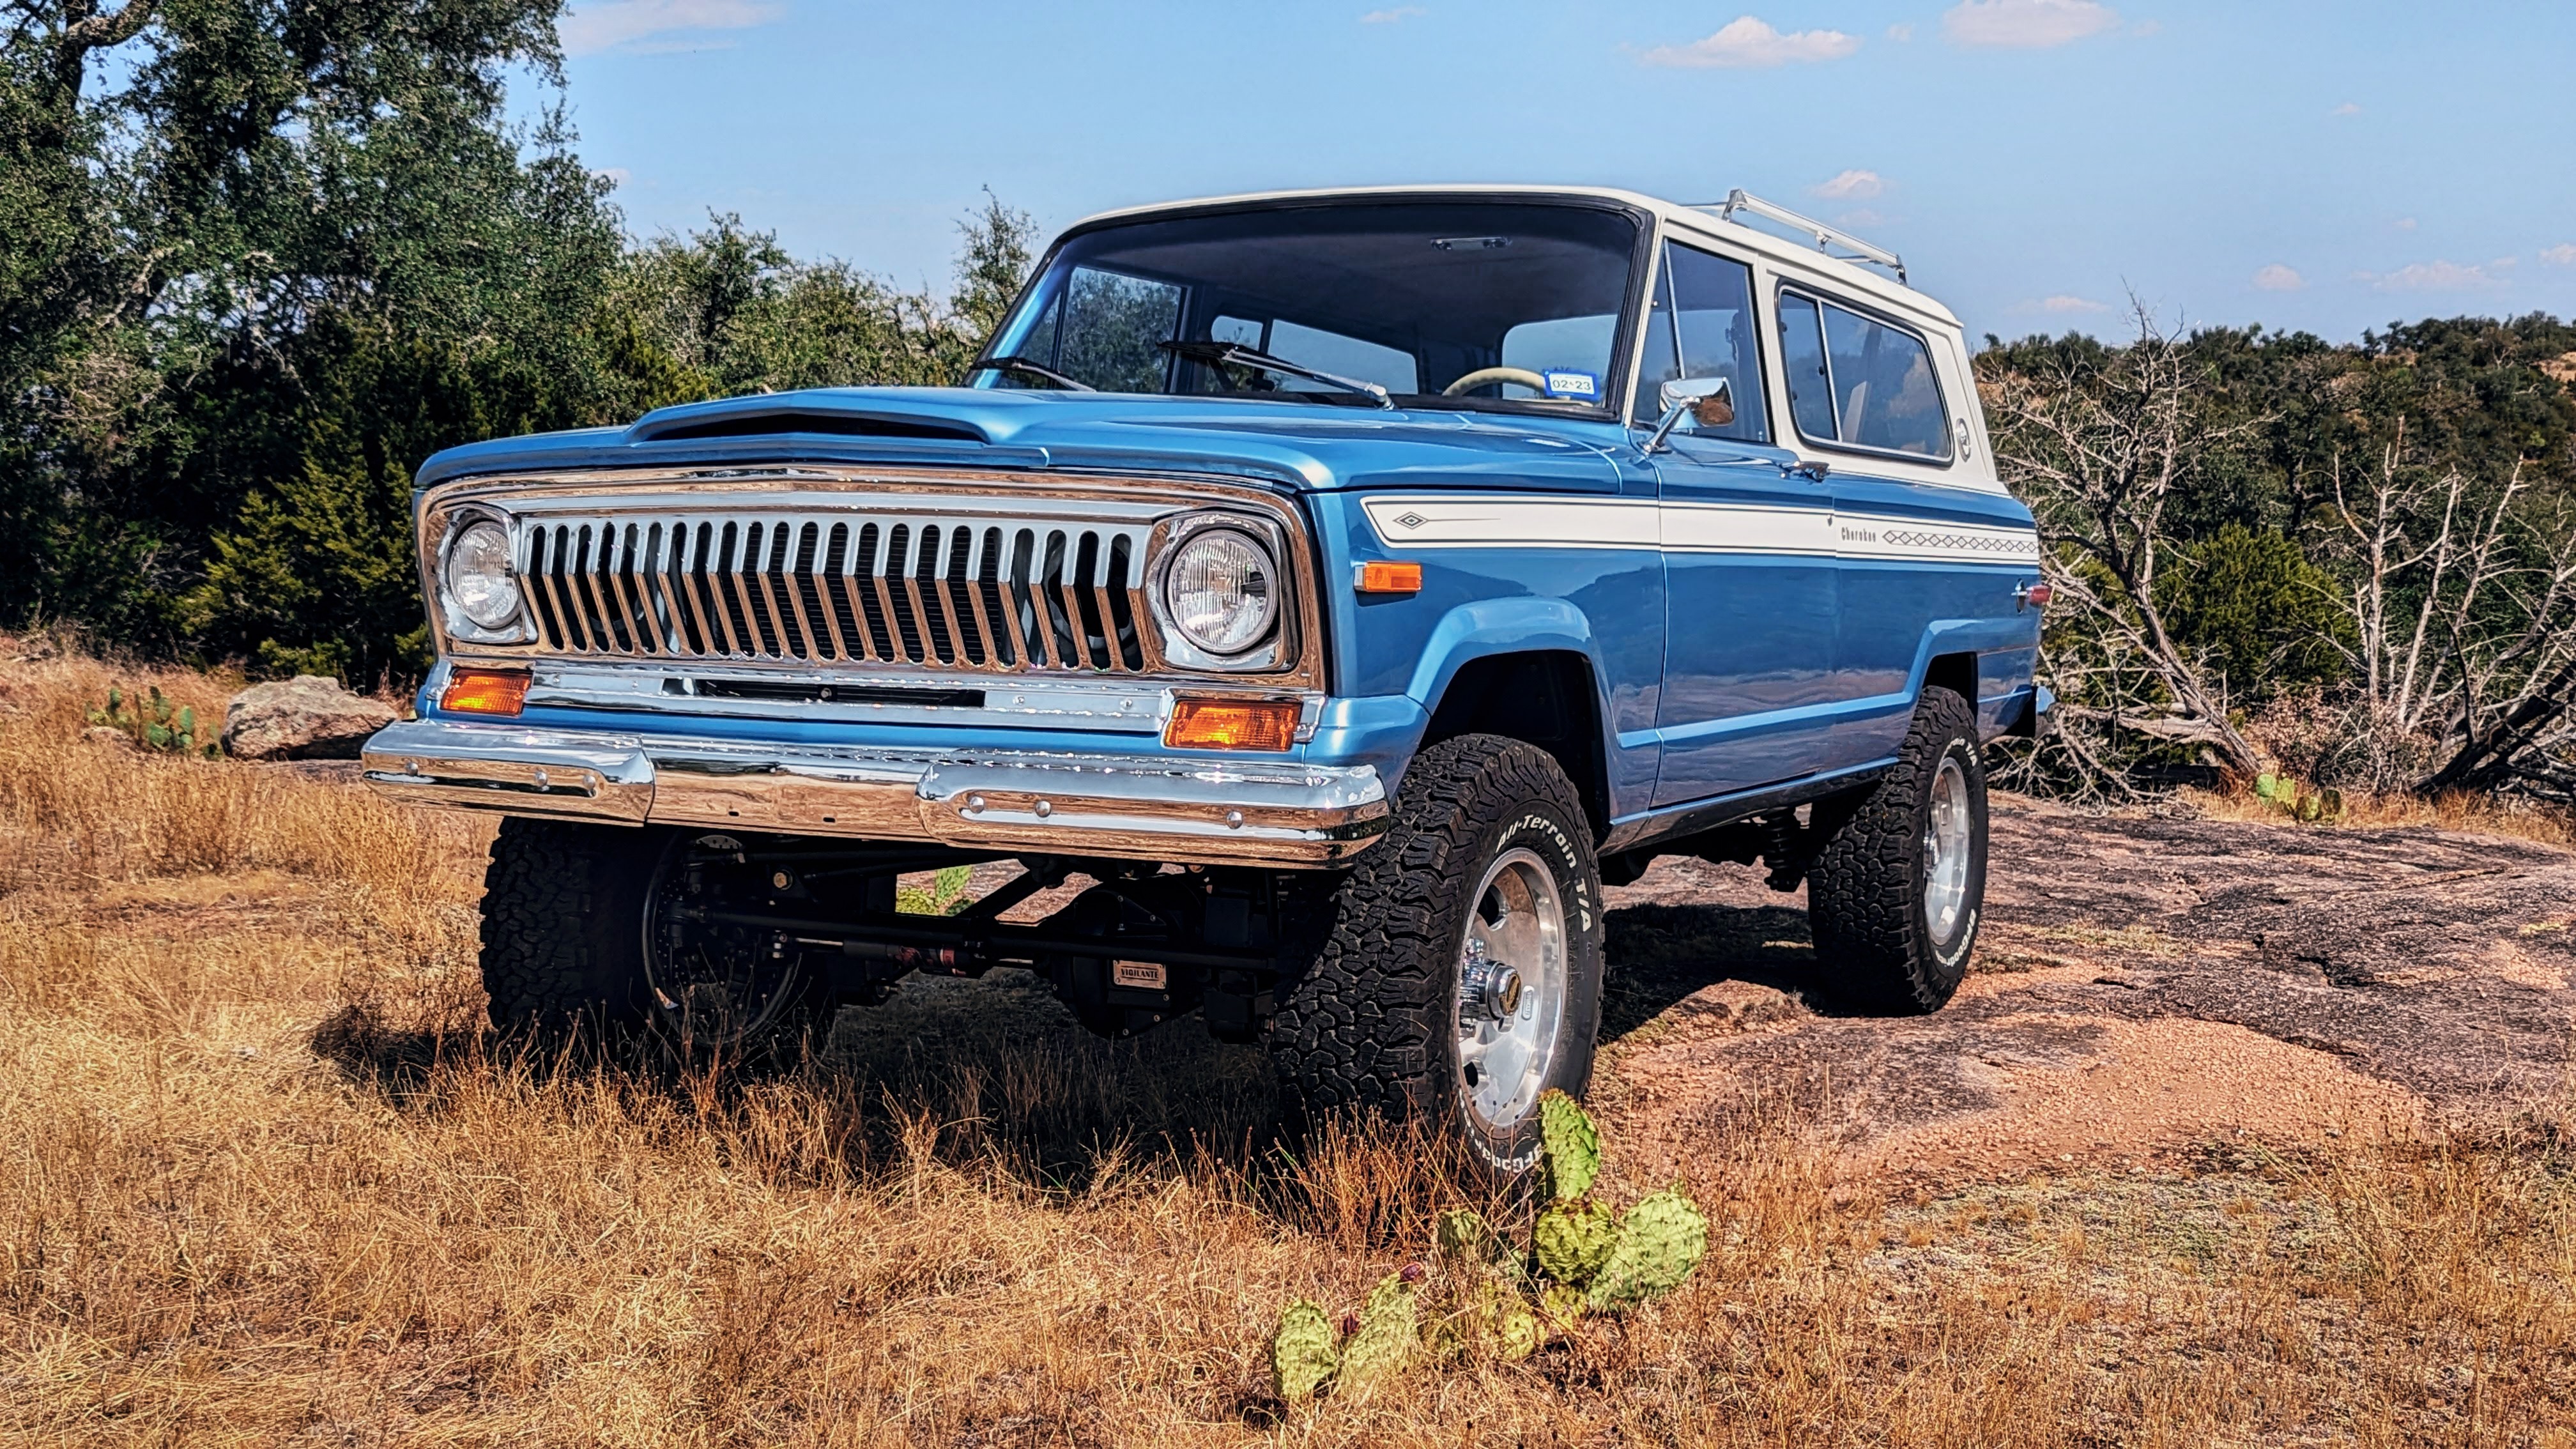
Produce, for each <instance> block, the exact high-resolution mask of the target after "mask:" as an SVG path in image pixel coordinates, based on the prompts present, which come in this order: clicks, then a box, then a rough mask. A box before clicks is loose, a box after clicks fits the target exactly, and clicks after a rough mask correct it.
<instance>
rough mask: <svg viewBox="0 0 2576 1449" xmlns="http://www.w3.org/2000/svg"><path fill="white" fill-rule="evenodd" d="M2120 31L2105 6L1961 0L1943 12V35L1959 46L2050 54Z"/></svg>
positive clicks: (2068, 0)
mask: <svg viewBox="0 0 2576 1449" xmlns="http://www.w3.org/2000/svg"><path fill="white" fill-rule="evenodd" d="M2119 26H2120V12H2118V11H2116V10H2114V9H2112V8H2111V7H2110V6H2108V5H2104V4H2102V3H2100V0H1959V3H1958V4H1956V5H1953V6H1951V7H1950V8H1949V9H1948V10H1946V11H1943V12H1942V15H1941V33H1942V34H1944V35H1947V36H1948V37H1950V39H1951V40H1953V41H1955V42H1957V43H1958V44H1960V45H1982V46H1995V47H1998V48H2002V49H2008V50H2045V49H2047V48H2048V47H2050V46H2053V45H2064V44H2066V43H2068V42H2069V41H2075V40H2082V39H2083V38H2084V37H2086V36H2088V35H2099V34H2101V33H2102V32H2103V31H2106V30H2116V29H2118V28H2119Z"/></svg>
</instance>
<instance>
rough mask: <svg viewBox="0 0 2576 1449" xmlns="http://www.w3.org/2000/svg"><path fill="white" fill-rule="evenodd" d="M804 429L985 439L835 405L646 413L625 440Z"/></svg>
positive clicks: (840, 434) (946, 425)
mask: <svg viewBox="0 0 2576 1449" xmlns="http://www.w3.org/2000/svg"><path fill="white" fill-rule="evenodd" d="M784 433H806V434H814V435H819V436H824V437H837V438H905V439H911V440H914V441H922V442H943V443H983V442H987V441H990V440H989V439H987V438H986V437H985V436H984V435H983V434H982V433H980V432H978V431H976V430H975V429H974V428H971V427H968V426H966V425H965V424H964V423H955V422H947V421H937V420H932V419H927V418H918V417H910V418H906V417H886V416H882V415H877V414H870V413H861V412H850V411H846V410H843V409H838V408H778V409H759V408H740V407H733V408H726V409H724V410H722V411H720V412H715V413H712V414H710V413H707V412H702V411H699V410H697V409H694V408H693V409H690V410H689V411H687V412H684V413H681V414H679V415H678V416H675V417H667V418H656V417H648V418H646V419H644V420H643V421H642V422H640V423H637V424H636V425H635V427H634V429H633V431H631V432H630V433H628V434H627V437H628V440H629V441H632V442H638V443H677V442H688V441H692V440H696V439H701V438H764V437H776V436H778V435H780V434H784Z"/></svg>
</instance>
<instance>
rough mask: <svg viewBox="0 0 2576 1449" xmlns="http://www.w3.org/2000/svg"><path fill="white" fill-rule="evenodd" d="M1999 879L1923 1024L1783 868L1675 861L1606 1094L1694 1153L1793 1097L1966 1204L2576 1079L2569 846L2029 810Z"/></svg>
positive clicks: (2375, 1128) (1889, 1162) (1892, 1168)
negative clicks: (2031, 1180)
mask: <svg viewBox="0 0 2576 1449" xmlns="http://www.w3.org/2000/svg"><path fill="white" fill-rule="evenodd" d="M1988 870H1989V875H1988V885H1987V893H1986V919H1985V923H1984V931H1985V935H1984V939H1983V942H1982V944H1981V945H1980V946H1979V948H1978V954H1977V957H1976V960H1975V963H1974V965H1973V967H1972V974H1971V976H1970V977H1969V979H1968V982H1967V984H1966V985H1965V986H1964V987H1963V988H1962V989H1961V991H1960V993H1959V995H1958V997H1957V998H1956V999H1955V1000H1953V1001H1952V1002H1951V1003H1950V1005H1949V1006H1948V1007H1947V1008H1945V1009H1944V1010H1942V1011H1940V1012H1938V1013H1935V1014H1933V1015H1930V1016H1925V1017H1914V1018H1900V1019H1887V1018H1867V1017H1855V1016H1851V1015H1848V1014H1845V1013H1843V1012H1841V1011H1840V1010H1838V1008H1837V1007H1836V1006H1835V1005H1834V1003H1833V1001H1832V1000H1831V998H1830V997H1829V996H1827V995H1825V994H1824V993H1823V992H1821V991H1819V990H1817V989H1816V986H1817V983H1816V971H1815V960H1814V954H1813V950H1812V948H1811V947H1810V945H1809V943H1808V937H1807V927H1806V916H1805V911H1804V899H1803V894H1801V895H1799V896H1782V895H1777V894H1774V893H1773V892H1771V891H1770V890H1768V889H1767V888H1766V887H1764V886H1763V884H1762V883H1761V880H1760V879H1759V877H1758V876H1757V875H1756V874H1755V873H1754V872H1752V871H1749V870H1745V869H1741V868H1736V867H1723V866H1711V865H1707V864H1704V863H1702V862H1699V861H1695V860H1675V859H1667V860H1665V861H1663V862H1661V863H1659V864H1658V865H1657V866H1656V867H1655V868H1654V870H1653V871H1651V872H1650V873H1649V874H1648V875H1647V876H1646V877H1645V878H1644V879H1642V880H1640V881H1638V882H1637V883H1636V884H1635V885H1632V886H1627V887H1622V888H1616V889H1613V890H1611V891H1610V892H1609V893H1608V894H1609V901H1610V903H1611V910H1610V913H1609V918H1608V920H1609V933H1610V935H1609V958H1610V971H1611V976H1610V992H1609V997H1608V1005H1607V1008H1606V1012H1605V1015H1606V1020H1605V1021H1604V1023H1603V1034H1604V1038H1605V1043H1606V1045H1605V1051H1604V1062H1603V1070H1602V1072H1601V1075H1600V1077H1599V1078H1598V1079H1597V1081H1596V1083H1595V1089H1594V1090H1595V1096H1596V1100H1597V1101H1598V1102H1599V1104H1600V1105H1601V1106H1602V1107H1603V1108H1604V1109H1605V1110H1606V1111H1607V1113H1608V1114H1609V1115H1611V1116H1613V1117H1615V1118H1617V1119H1619V1120H1620V1121H1621V1122H1622V1124H1623V1125H1624V1126H1625V1128H1626V1129H1627V1132H1628V1139H1627V1140H1628V1141H1629V1142H1630V1143H1631V1144H1632V1145H1633V1146H1634V1147H1636V1148H1639V1149H1644V1148H1646V1144H1647V1143H1649V1142H1651V1143H1652V1144H1653V1148H1652V1150H1653V1151H1655V1152H1657V1153H1659V1154H1660V1155H1661V1156H1662V1158H1663V1159H1664V1160H1665V1162H1667V1163H1670V1162H1672V1161H1674V1160H1676V1159H1679V1158H1681V1157H1683V1156H1685V1155H1688V1154H1691V1153H1693V1152H1695V1151H1700V1150H1705V1149H1706V1148H1707V1147H1708V1146H1709V1145H1710V1139H1711V1137H1712V1134H1715V1133H1720V1132H1723V1131H1725V1130H1727V1124H1728V1122H1729V1121H1730V1120H1731V1119H1732V1114H1734V1113H1737V1112H1739V1111H1741V1110H1742V1103H1743V1102H1744V1101H1745V1100H1746V1099H1747V1098H1748V1097H1752V1098H1756V1099H1759V1098H1782V1099H1791V1100H1794V1101H1795V1102H1796V1103H1797V1104H1798V1105H1799V1107H1800V1108H1801V1110H1802V1111H1805V1112H1820V1113H1821V1114H1822V1115H1823V1116H1824V1117H1825V1119H1826V1120H1827V1121H1829V1122H1830V1123H1832V1124H1833V1125H1834V1126H1835V1128H1836V1129H1837V1131H1838V1133H1839V1138H1840V1140H1841V1141H1842V1142H1843V1143H1844V1144H1845V1146H1844V1149H1843V1150H1844V1159H1845V1160H1844V1165H1845V1168H1846V1169H1847V1171H1848V1172H1849V1173H1850V1174H1851V1176H1852V1177H1853V1178H1854V1179H1855V1180H1861V1179H1867V1178H1871V1177H1881V1178H1892V1179H1894V1180H1895V1184H1896V1185H1904V1186H1910V1187H1913V1188H1916V1189H1918V1190H1925V1191H1939V1190H1945V1189H1948V1188H1951V1187H1954V1186H1957V1185H1961V1184H1964V1183H1968V1182H1975V1181H1981V1180H1999V1179H2005V1178H2010V1177H2014V1176H2017V1175H2022V1174H2026V1173H2029V1172H2033V1171H2041V1170H2047V1171H2065V1170H2068V1169H2069V1168H2070V1167H2071V1166H2072V1167H2087V1166H2101V1167H2110V1168H2121V1167H2129V1166H2147V1165H2149V1164H2152V1163H2156V1162H2159V1161H2170V1160H2172V1159H2175V1158H2177V1157H2180V1156H2183V1155H2205V1154H2206V1153H2208V1152H2209V1151H2210V1150H2212V1148H2213V1146H2214V1145H2216V1146H2219V1147H2221V1148H2222V1149H2223V1147H2224V1146H2225V1145H2226V1144H2242V1145H2243V1146H2244V1147H2245V1148H2246V1149H2248V1150H2253V1149H2257V1148H2260V1147H2262V1146H2265V1145H2277V1144H2285V1143H2291V1142H2298V1141H2313V1140H2315V1139H2316V1138H2317V1137H2319V1136H2321V1135H2328V1134H2341V1133H2345V1132H2359V1133H2367V1134H2375V1133H2383V1132H2387V1131H2389V1130H2391V1129H2397V1128H2413V1127H2418V1126H2421V1125H2424V1124H2425V1123H2426V1122H2427V1121H2430V1120H2438V1121H2441V1122H2445V1123H2460V1122H2473V1121H2477V1120H2480V1119H2487V1118H2500V1117H2504V1116H2509V1115H2511V1114H2512V1113H2514V1112H2515V1111H2517V1110H2520V1109H2525V1108H2528V1107H2530V1106H2531V1105H2532V1104H2534V1103H2535V1102H2538V1101H2541V1100H2544V1099H2547V1098H2549V1097H2551V1096H2553V1095H2555V1094H2557V1093H2560V1092H2562V1091H2564V1090H2565V1086H2566V1082H2567V1066H2568V1051H2569V1040H2570V1029H2571V1026H2572V1025H2576V990H2572V989H2571V986H2570V981H2571V977H2570V969H2571V967H2576V939H2571V930H2570V926H2571V923H2576V856H2571V855H2569V854H2568V853H2566V852H2564V851H2560V850H2555V849H2552V848H2549V847H2546V846H2542V845H2537V844H2532V843H2529V842H2523V841H2515V840H2507V839H2500V838H2497V837H2493V836H2473V835H2464V834H2454V833H2449V832H2445V831H2440V830H2435V829H2429V828H2416V829H2395V830H2384V831H2369V832H2363V831H2342V830H2320V829H2313V828H2311V829H2294V828H2286V827H2284V826H2275V825H2262V824H2244V823H2236V822H2229V821H2219V820H2202V819H2190V818H2180V817H2173V816H2167V817H2157V816H2152V815H2144V814H2138V815H2128V816H2120V815H2111V816H2105V815H2097V814H2088V813H2079V812H2076V811H2071V810H2066V809H2061V808H2057V807H2053V806H2049V805H2045V804H2040V803H2036V802H2032V801H2027V800H2020V799H2012V798H2006V797H1998V798H1997V800H1996V802H1995V811H1994V832H1993V847H1992V851H1991V855H1990V857H1989V866H1988ZM1649 1175H1651V1173H1650V1174H1649Z"/></svg>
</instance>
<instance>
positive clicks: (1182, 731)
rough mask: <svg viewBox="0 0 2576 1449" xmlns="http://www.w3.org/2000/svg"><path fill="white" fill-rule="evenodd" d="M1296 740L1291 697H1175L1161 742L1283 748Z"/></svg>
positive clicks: (1197, 746) (1202, 746)
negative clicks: (1170, 718) (1170, 719)
mask: <svg viewBox="0 0 2576 1449" xmlns="http://www.w3.org/2000/svg"><path fill="white" fill-rule="evenodd" d="M1296 741H1297V702H1296V701H1295V700H1293V699H1176V700H1174V701H1172V722H1171V723H1170V724H1168V725H1166V726H1164V727H1163V743H1164V744H1167V745H1171V746H1174V747H1176V748H1187V749H1194V750H1284V749H1286V748H1288V747H1289V746H1290V745H1292V744H1294V743H1296Z"/></svg>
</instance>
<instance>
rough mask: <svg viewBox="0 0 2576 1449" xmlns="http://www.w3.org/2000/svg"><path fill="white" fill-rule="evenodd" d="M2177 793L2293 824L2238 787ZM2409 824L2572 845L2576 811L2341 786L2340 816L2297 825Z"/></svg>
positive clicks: (2250, 817) (2208, 805)
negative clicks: (2317, 822)
mask: <svg viewBox="0 0 2576 1449" xmlns="http://www.w3.org/2000/svg"><path fill="white" fill-rule="evenodd" d="M2177 793H2178V794H2179V795H2180V796H2181V798H2182V799H2183V800H2184V802H2186V803H2187V804H2189V805H2191V806H2192V807H2193V808H2195V809H2197V810H2199V811H2200V812H2201V813H2202V814H2204V815H2206V816H2208V817H2210V818H2211V819H2214V820H2247V821H2254V822H2257V823H2260V824H2265V825H2289V824H2292V823H2293V822H2292V821H2291V819H2290V817H2289V815H2288V814H2287V813H2286V812H2284V811H2283V810H2282V808H2281V807H2280V806H2279V805H2277V804H2275V803H2273V802H2272V801H2269V800H2265V799H2263V798H2261V797H2260V796H2258V795H2256V794H2255V793H2254V792H2253V791H2252V790H2251V789H2249V788H2246V787H2244V786H2237V787H2235V788H2232V789H2226V790H2182V791H2179V792H2177ZM2309 793H2314V790H2313V787H2309ZM2409 825H2430V826H2432V827H2434V828H2435V829H2438V830H2457V831H2462V832H2465V833H2468V834H2472V835H2502V836H2508V837H2511V838H2513V839H2516V840H2532V841H2537V842H2539V843H2540V844H2542V845H2556V846H2576V814H2571V813H2569V812H2568V811H2566V810H2563V809H2560V808H2558V807H2556V806H2552V805H2544V804H2540V803H2537V802H2534V801H2529V800H2516V799H2501V800H2500V799H2498V798H2496V797H2494V796H2492V795H2472V794H2468V793H2465V792H2462V791H2453V792H2451V793H2448V794H2445V795H2443V796H2441V797H2440V798H2438V799H2433V800H2427V799H2425V798H2424V797H2423V796H2421V795H2409V794H2403V793H2399V794H2387V795H2374V794H2367V793H2363V792H2361V791H2346V792H2344V795H2343V814H2342V815H2341V816H2340V817H2338V818H2337V819H2334V820H2331V821H2327V822H2324V824H2323V825H2322V827H2320V826H2318V825H2316V824H2314V823H2311V824H2309V825H2307V826H2305V827H2303V828H2307V829H2317V828H2324V829H2328V830H2390V829H2395V828H2397V827H2400V826H2409Z"/></svg>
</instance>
